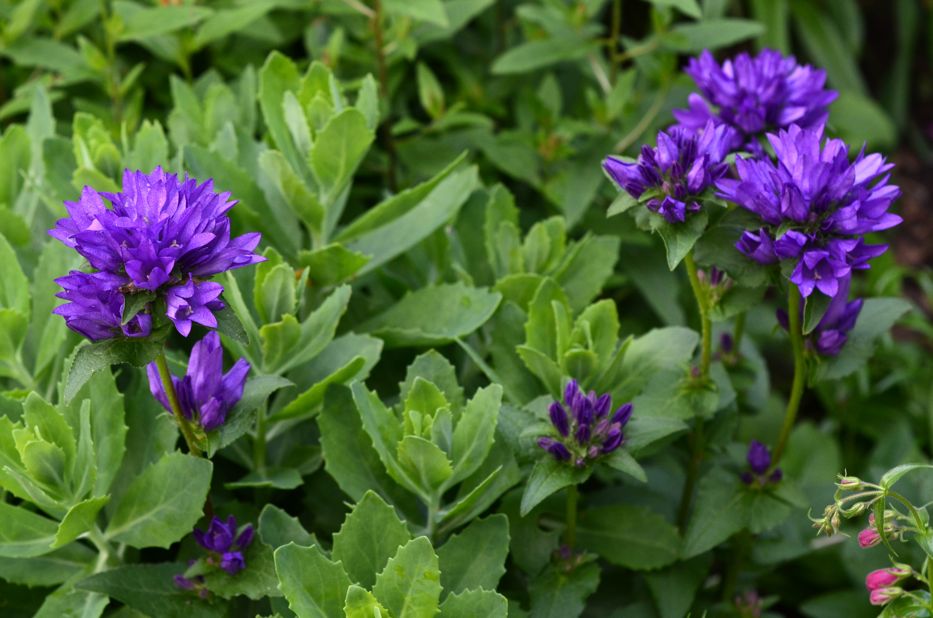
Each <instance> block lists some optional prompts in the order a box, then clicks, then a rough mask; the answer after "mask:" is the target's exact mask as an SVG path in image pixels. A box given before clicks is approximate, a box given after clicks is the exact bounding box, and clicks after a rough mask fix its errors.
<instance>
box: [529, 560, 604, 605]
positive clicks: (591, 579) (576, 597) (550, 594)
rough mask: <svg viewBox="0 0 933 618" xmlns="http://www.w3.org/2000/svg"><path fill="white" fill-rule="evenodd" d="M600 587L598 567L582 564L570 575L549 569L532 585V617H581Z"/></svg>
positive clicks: (555, 568) (558, 569) (557, 569)
mask: <svg viewBox="0 0 933 618" xmlns="http://www.w3.org/2000/svg"><path fill="white" fill-rule="evenodd" d="M597 586H599V566H598V565H596V564H593V563H588V564H583V565H581V566H579V567H577V568H575V569H573V570H572V571H570V572H569V573H568V572H566V571H564V569H561V568H560V567H557V566H551V567H549V568H548V569H547V570H546V571H544V573H542V574H541V575H539V576H538V577H537V578H536V579H535V580H534V581H533V582H532V583H531V585H530V586H529V589H528V593H529V596H530V597H531V615H532V616H534V617H535V618H572V617H576V616H579V615H580V614H581V613H582V612H583V608H584V607H585V605H586V599H587V598H589V596H590V595H591V594H593V593H594V592H595V591H596V588H597Z"/></svg>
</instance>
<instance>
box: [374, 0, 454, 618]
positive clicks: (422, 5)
mask: <svg viewBox="0 0 933 618" xmlns="http://www.w3.org/2000/svg"><path fill="white" fill-rule="evenodd" d="M384 6H385V10H386V12H387V13H389V14H390V15H403V16H405V17H411V18H413V19H416V20H418V21H423V22H428V23H431V24H436V25H438V26H440V27H442V28H445V27H447V25H448V21H447V12H446V11H445V10H444V4H443V3H442V2H441V0H385V2H384ZM396 618H398V617H396Z"/></svg>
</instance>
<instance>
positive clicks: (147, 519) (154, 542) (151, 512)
mask: <svg viewBox="0 0 933 618" xmlns="http://www.w3.org/2000/svg"><path fill="white" fill-rule="evenodd" d="M212 468H213V467H212V466H211V462H209V461H207V460H205V459H201V458H199V457H193V456H191V455H183V454H181V453H177V452H176V453H169V454H167V455H164V456H163V457H162V458H161V459H160V460H159V461H158V462H156V463H155V464H153V465H151V466H149V467H148V468H147V469H145V470H143V472H142V474H140V475H139V476H138V477H136V479H135V480H134V481H133V482H132V483H131V484H130V486H129V487H128V488H127V490H126V493H125V494H123V497H122V498H121V499H120V502H119V503H118V504H117V506H116V509H115V510H114V513H113V517H112V518H111V519H110V524H109V525H108V527H107V531H106V536H107V538H108V539H113V540H115V541H118V542H120V543H126V544H127V545H131V546H133V547H168V546H169V545H171V544H172V543H174V542H176V541H178V540H179V539H181V538H182V537H184V536H185V535H187V534H189V533H190V532H191V529H192V528H193V527H194V524H196V523H197V521H198V519H200V518H201V513H202V511H203V509H204V501H205V499H206V498H207V491H208V489H210V484H211V471H212Z"/></svg>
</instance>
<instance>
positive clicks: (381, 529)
mask: <svg viewBox="0 0 933 618" xmlns="http://www.w3.org/2000/svg"><path fill="white" fill-rule="evenodd" d="M409 540H411V535H410V534H409V533H408V528H407V527H406V526H405V524H404V523H402V521H401V520H400V519H399V518H398V515H396V514H395V509H393V508H392V507H391V506H389V505H388V504H386V503H385V501H384V500H382V498H380V497H379V496H378V495H376V494H375V493H374V492H372V491H367V492H366V493H365V494H364V495H363V499H362V500H360V501H359V502H358V503H357V504H356V506H354V507H353V510H352V511H351V512H350V514H349V515H347V518H346V519H345V520H344V522H343V525H342V526H341V527H340V531H339V532H337V533H336V534H335V535H334V548H333V550H332V552H331V557H332V558H333V559H334V561H335V562H340V563H342V564H343V568H344V569H345V570H346V572H347V574H348V575H349V576H350V578H351V580H352V581H355V582H357V583H358V584H361V585H362V586H365V587H367V588H371V587H372V585H373V584H374V583H375V582H376V574H377V573H378V572H379V571H381V570H382V569H383V568H384V567H385V565H386V563H387V562H388V560H389V558H391V557H392V556H394V555H395V553H396V551H398V548H399V547H401V546H402V545H404V544H405V543H407V542H408V541H409Z"/></svg>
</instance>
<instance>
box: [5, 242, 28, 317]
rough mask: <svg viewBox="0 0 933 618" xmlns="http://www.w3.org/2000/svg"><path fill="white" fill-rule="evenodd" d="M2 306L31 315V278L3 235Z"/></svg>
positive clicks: (24, 314)
mask: <svg viewBox="0 0 933 618" xmlns="http://www.w3.org/2000/svg"><path fill="white" fill-rule="evenodd" d="M0 308H4V309H12V310H13V311H16V312H17V313H19V314H22V315H23V316H28V315H29V279H27V278H26V275H25V274H23V270H22V268H20V265H19V260H17V258H16V253H15V252H14V251H13V247H11V246H10V243H9V242H7V240H6V238H4V237H3V235H0Z"/></svg>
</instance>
